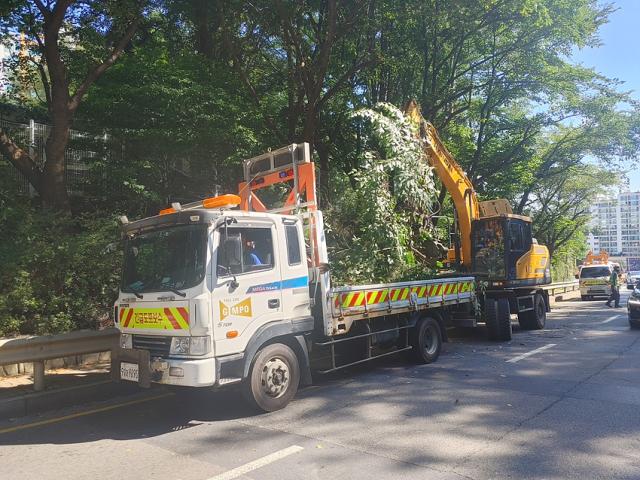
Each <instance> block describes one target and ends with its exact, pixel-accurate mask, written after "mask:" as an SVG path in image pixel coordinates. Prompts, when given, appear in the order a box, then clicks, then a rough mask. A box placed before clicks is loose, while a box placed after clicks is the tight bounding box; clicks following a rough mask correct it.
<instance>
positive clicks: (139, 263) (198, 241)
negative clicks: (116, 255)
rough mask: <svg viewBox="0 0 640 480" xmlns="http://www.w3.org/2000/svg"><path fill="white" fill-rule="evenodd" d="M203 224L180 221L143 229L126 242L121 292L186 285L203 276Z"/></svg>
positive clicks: (204, 230)
mask: <svg viewBox="0 0 640 480" xmlns="http://www.w3.org/2000/svg"><path fill="white" fill-rule="evenodd" d="M206 239H207V226H206V225H183V226H177V227H171V228H165V229H161V230H154V231H151V232H146V233H142V234H140V235H136V236H135V237H132V238H129V239H127V241H126V243H125V256H124V269H123V274H122V286H121V288H122V291H123V292H135V293H141V292H158V291H167V290H170V289H178V290H180V289H185V288H191V287H193V286H195V285H198V284H199V283H200V282H202V280H203V279H204V275H205V263H206Z"/></svg>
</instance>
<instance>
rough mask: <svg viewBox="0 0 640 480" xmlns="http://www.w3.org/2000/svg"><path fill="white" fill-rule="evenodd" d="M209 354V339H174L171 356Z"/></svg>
mask: <svg viewBox="0 0 640 480" xmlns="http://www.w3.org/2000/svg"><path fill="white" fill-rule="evenodd" d="M208 352H209V337H173V338H172V339H171V349H170V350H169V353H170V354H171V355H205V354H207V353H208Z"/></svg>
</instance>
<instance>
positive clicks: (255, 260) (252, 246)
mask: <svg viewBox="0 0 640 480" xmlns="http://www.w3.org/2000/svg"><path fill="white" fill-rule="evenodd" d="M244 263H245V265H264V264H263V263H262V261H261V260H260V257H258V253H257V252H256V242H255V240H252V239H250V238H248V239H246V240H245V242H244Z"/></svg>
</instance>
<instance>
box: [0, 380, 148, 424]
mask: <svg viewBox="0 0 640 480" xmlns="http://www.w3.org/2000/svg"><path fill="white" fill-rule="evenodd" d="M145 390H147V389H145ZM140 391H141V389H140V387H138V385H136V384H129V383H124V382H123V383H117V382H113V381H111V380H103V381H99V382H92V383H87V384H85V385H76V386H73V387H65V388H58V389H52V390H48V391H44V392H33V393H28V394H25V395H21V396H17V397H11V398H7V399H4V400H0V420H6V419H9V418H18V417H25V416H27V415H33V414H36V413H42V412H46V411H49V410H57V409H60V408H65V407H70V406H75V405H80V404H84V403H88V402H93V401H97V400H108V399H109V398H112V397H117V396H122V395H132V394H134V393H140Z"/></svg>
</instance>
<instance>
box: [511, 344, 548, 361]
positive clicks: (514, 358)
mask: <svg viewBox="0 0 640 480" xmlns="http://www.w3.org/2000/svg"><path fill="white" fill-rule="evenodd" d="M555 346H556V344H555V343H548V344H547V345H545V346H544V347H540V348H536V349H535V350H531V351H530V352H527V353H523V354H522V355H518V356H517V357H513V358H511V359H509V360H507V363H516V362H519V361H520V360H522V359H525V358H527V357H530V356H531V355H535V354H536V353H540V352H544V351H545V350H548V349H550V348H552V347H555Z"/></svg>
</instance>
